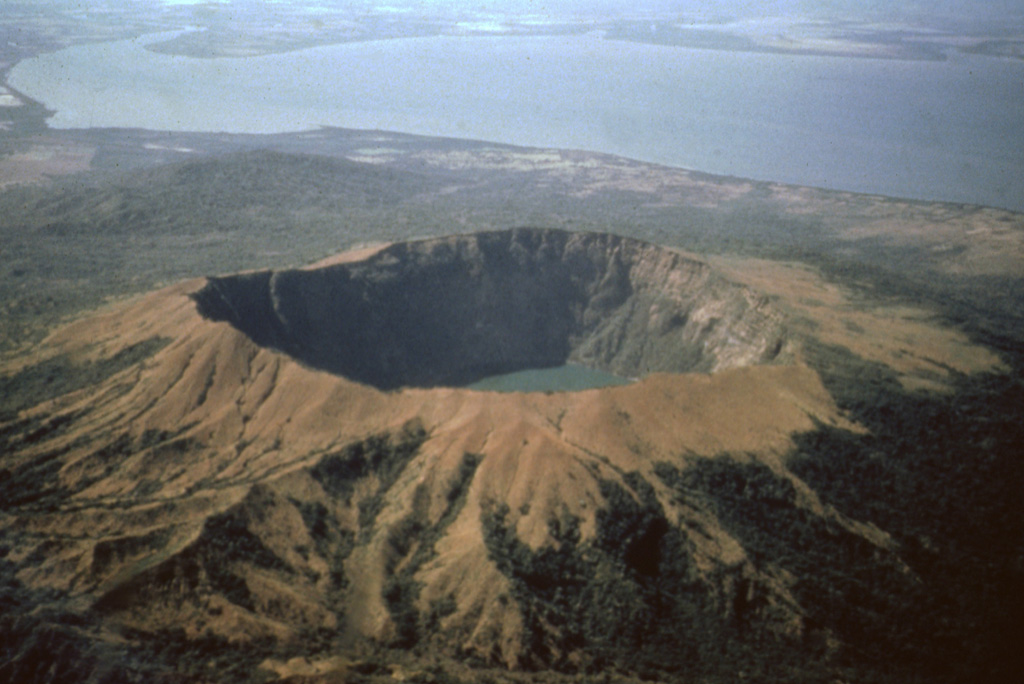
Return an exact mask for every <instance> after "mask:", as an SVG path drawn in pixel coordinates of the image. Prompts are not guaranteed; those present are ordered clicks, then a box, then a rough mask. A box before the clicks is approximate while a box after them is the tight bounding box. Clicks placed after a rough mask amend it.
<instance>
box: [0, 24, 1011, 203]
mask: <svg viewBox="0 0 1024 684" xmlns="http://www.w3.org/2000/svg"><path fill="white" fill-rule="evenodd" d="M10 82H11V84H12V85H13V86H15V87H16V88H18V89H20V90H22V91H24V92H25V93H27V94H28V95H30V96H32V97H34V98H36V99H38V100H40V101H42V102H43V103H44V104H46V105H47V106H48V107H50V108H51V109H54V110H56V112H57V114H56V115H55V116H54V117H53V119H51V125H53V126H54V127H57V128H81V127H93V126H104V127H106V126H110V127H141V128H150V129H167V130H195V131H231V132H260V133H262V132H283V131H295V130H304V129H309V128H313V127H316V126H320V125H332V126H340V127H346V128H362V129H381V130H393V131H402V132H408V133H417V134H422V135H436V136H451V137H461V138H473V139H480V140H492V141H496V142H504V143H512V144H519V145H531V146H549V147H561V148H578V149H588V150H596V151H603V152H610V153H613V154H620V155H624V156H627V157H632V158H635V159H642V160H646V161H653V162H660V163H666V164H671V165H676V166H682V167H686V168H692V169H699V170H702V171H708V172H712V173H722V174H731V175H736V176H742V177H750V178H758V179H765V180H777V181H782V182H790V183H798V184H802V185H813V186H820V187H829V188H837V189H844V190H853V191H859V192H872V193H880V194H887V195H895V196H905V197H913V198H920V199H938V200H950V201H960V202H972V203H979V204H988V205H993V206H1002V207H1007V208H1011V209H1017V210H1024V62H1021V61H1012V60H1000V59H995V58H989V57H981V56H968V55H952V56H951V57H950V59H949V60H948V61H945V62H913V61H892V60H867V59H847V58H834V57H819V56H790V55H764V54H753V53H739V52H726V51H715V50H694V49H684V48H672V47H663V46H654V45H643V44H636V43H625V42H615V41H608V40H602V39H601V38H599V37H597V36H559V37H537V38H523V37H493V38H466V37H433V38H419V39H408V40H388V41H378V42H366V43H351V44H345V45H335V46H328V47H319V48H312V49H308V50H302V51H298V52H291V53H286V54H281V55H270V56H265V57H250V58H224V59H212V60H201V59H192V58H186V57H175V56H170V55H163V54H158V53H154V52H151V51H149V50H146V49H145V47H144V45H143V42H142V41H119V42H114V43H106V44H98V45H87V46H76V47H72V48H68V49H65V50H61V51H59V52H55V53H52V54H46V55H41V56H39V57H36V58H33V59H29V60H26V61H24V62H22V63H20V64H18V65H17V66H16V67H15V68H14V69H13V71H12V72H11V74H10Z"/></svg>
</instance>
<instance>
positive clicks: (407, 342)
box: [194, 229, 789, 389]
mask: <svg viewBox="0 0 1024 684" xmlns="http://www.w3.org/2000/svg"><path fill="white" fill-rule="evenodd" d="M194 298H195V301H196V304H197V306H198V309H199V311H200V313H201V314H202V315H203V316H205V317H207V318H209V319H212V320H216V321H226V322H228V323H230V324H231V325H232V326H234V327H235V328H237V329H238V330H240V331H242V332H243V333H245V334H246V335H248V336H249V337H250V338H251V339H252V340H253V341H254V342H256V343H257V344H259V345H262V346H266V347H271V348H274V349H277V350H279V351H281V352H284V353H286V354H289V355H290V356H292V357H293V358H295V359H297V360H299V361H300V362H302V363H304V364H306V365H308V366H311V367H314V368H317V369H321V370H325V371H328V372H331V373H335V374H338V375H342V376H344V377H347V378H350V379H352V380H357V381H359V382H363V383H367V384H370V385H373V386H376V387H378V388H381V389H395V388H399V387H406V386H411V387H434V386H443V385H447V386H463V385H466V384H469V383H472V382H474V381H477V380H479V379H481V378H484V377H487V376H491V375H497V374H501V373H511V372H514V371H520V370H525V369H532V368H547V367H551V366H560V365H563V364H565V363H567V362H573V363H578V364H581V365H584V366H588V367H590V368H595V369H599V370H603V371H607V372H609V373H614V374H615V375H618V376H621V377H639V376H642V375H645V374H647V373H651V372H658V371H661V372H686V371H714V370H719V369H722V368H728V367H734V366H742V365H749V364H756V363H767V362H773V361H779V360H784V359H786V358H788V356H789V353H788V351H787V344H786V331H785V320H784V318H783V316H782V315H781V314H780V313H779V312H778V311H777V310H775V309H774V307H773V306H772V305H771V303H770V302H769V301H768V299H767V298H766V297H765V296H764V295H762V294H761V293H758V292H755V291H752V290H750V289H749V288H747V287H744V286H741V285H739V284H736V283H733V282H730V281H728V280H726V279H724V278H722V277H721V276H719V275H717V274H716V273H715V272H714V271H713V270H712V269H711V268H710V267H709V266H708V265H707V264H705V263H703V262H700V261H696V260H694V259H692V258H688V257H686V256H684V255H682V254H680V253H678V252H675V251H672V250H669V249H666V248H662V247H658V246H656V245H652V244H649V243H645V242H641V241H638V240H632V239H627V238H622V237H618V236H615V235H607V234H596V233H570V232H564V231H557V230H539V229H515V230H509V231H501V232H493V233H477V234H470V235H458V236H452V237H446V238H438V239H430V240H421V241H415V242H406V243H399V244H394V245H390V246H388V247H385V248H384V249H382V250H380V251H379V252H376V253H375V254H374V255H373V256H371V257H369V258H367V259H365V260H362V261H358V262H352V263H340V264H336V265H331V266H325V267H322V268H315V269H293V270H285V271H262V272H254V273H245V274H239V275H230V276H224V277H216V278H210V279H209V280H208V282H207V284H206V285H205V286H204V287H203V288H202V289H201V290H200V291H199V292H197V293H196V294H195V295H194Z"/></svg>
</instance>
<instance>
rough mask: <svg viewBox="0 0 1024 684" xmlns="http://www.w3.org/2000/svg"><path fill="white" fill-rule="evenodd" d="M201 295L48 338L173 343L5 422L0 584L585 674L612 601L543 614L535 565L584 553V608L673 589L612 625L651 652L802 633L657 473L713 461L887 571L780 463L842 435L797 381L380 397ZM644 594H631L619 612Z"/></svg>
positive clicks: (687, 498) (695, 502)
mask: <svg viewBox="0 0 1024 684" xmlns="http://www.w3.org/2000/svg"><path fill="white" fill-rule="evenodd" d="M380 254H384V253H378V255H380ZM385 256H386V254H385ZM364 263H365V262H364ZM204 287H207V283H206V282H205V281H192V282H188V283H183V284H181V285H178V286H175V287H172V288H169V289H166V290H163V291H160V292H158V293H154V294H152V295H149V296H147V297H145V298H143V299H141V300H138V301H136V302H133V303H129V304H126V305H122V306H119V307H115V308H113V309H111V310H110V311H109V312H108V313H106V314H103V315H99V316H96V317H92V318H88V319H85V320H82V321H80V322H78V323H76V324H73V325H71V326H69V327H67V328H66V329H64V330H62V331H59V332H58V333H56V334H54V335H53V336H52V337H51V338H50V339H49V340H48V341H47V343H46V345H45V349H43V350H41V351H40V353H41V354H44V355H45V354H48V353H49V354H53V353H57V352H63V353H69V354H71V355H73V356H78V357H82V358H86V357H90V356H94V357H104V356H110V355H112V354H115V353H117V352H118V351H119V350H121V349H123V348H126V347H129V346H131V345H132V344H135V343H137V342H139V341H143V340H146V339H150V338H153V337H159V338H166V339H168V340H169V343H168V344H167V345H166V346H165V347H164V348H162V349H161V350H160V351H159V352H157V353H156V354H155V355H153V356H152V357H151V358H149V359H147V360H146V361H145V362H143V363H141V364H138V365H135V366H133V367H131V368H129V369H127V370H125V371H122V372H120V373H117V374H116V375H113V376H112V377H110V378H109V379H107V380H106V381H105V382H103V383H102V384H100V385H98V386H96V387H90V388H88V389H85V390H82V391H79V392H77V393H74V394H71V395H67V396H63V397H60V398H59V399H57V400H54V401H51V402H48V403H46V404H44V405H41V406H38V407H35V408H33V409H31V410H30V411H27V412H25V413H23V415H22V416H21V421H22V425H37V426H41V427H38V428H37V429H35V431H34V432H33V431H28V430H26V429H22V430H21V431H20V432H18V431H17V430H14V432H13V433H14V434H15V435H16V436H15V437H14V438H13V440H12V441H10V442H9V446H10V448H11V454H10V455H9V456H7V457H5V462H4V467H5V469H7V471H8V472H9V473H13V474H14V475H13V476H17V475H18V473H20V472H21V471H22V470H23V469H25V468H32V467H35V465H36V464H41V463H49V464H51V465H50V466H49V467H48V468H47V469H46V470H45V477H44V478H42V480H41V484H40V482H37V483H36V484H37V486H39V487H40V490H39V491H38V492H36V496H35V497H34V498H29V499H27V500H25V501H23V502H22V503H20V504H19V505H14V506H8V507H7V509H6V511H5V512H4V513H3V516H4V517H3V519H2V521H0V523H2V525H3V527H4V529H5V530H7V536H8V537H9V538H10V539H11V544H10V548H9V552H8V556H7V558H8V559H9V560H10V561H11V562H14V563H16V564H18V566H19V568H20V570H19V572H18V579H19V580H20V581H21V582H23V583H25V584H26V585H28V586H31V587H37V588H39V587H47V588H52V589H56V590H59V591H60V592H66V593H67V594H68V595H69V596H70V597H72V598H74V599H76V600H78V601H79V603H80V605H83V606H89V605H91V606H93V610H94V611H98V612H99V614H102V615H103V616H105V619H107V620H109V621H111V622H110V624H115V625H130V626H134V627H137V628H139V629H142V630H146V631H153V630H160V629H171V628H178V627H182V628H184V629H185V631H186V633H187V634H189V635H191V636H199V635H202V634H206V633H213V634H220V635H223V636H225V637H227V638H229V639H231V640H248V639H253V638H256V637H260V636H272V637H274V638H275V639H278V640H281V641H282V642H284V643H289V642H296V641H298V640H301V639H306V638H308V636H309V634H311V633H317V632H319V631H321V630H326V632H327V633H329V634H331V635H333V636H332V637H331V638H332V639H339V640H340V641H341V643H347V644H350V645H351V644H354V643H358V642H360V641H361V640H366V639H370V640H373V641H377V642H383V643H386V644H392V645H399V646H408V645H412V644H415V643H432V644H434V645H435V646H436V647H437V648H439V649H441V650H443V651H446V652H449V653H452V654H458V653H462V654H467V653H469V654H476V656H478V657H480V658H482V659H483V660H484V661H489V662H497V663H503V664H506V665H510V666H515V665H529V664H533V665H558V666H583V665H584V664H585V663H586V662H587V661H588V659H590V658H593V657H595V656H594V655H593V653H592V652H591V647H592V646H593V643H591V644H590V645H589V646H587V647H586V648H584V644H583V643H581V642H580V641H579V639H580V638H582V637H581V636H580V635H581V634H584V633H586V634H591V633H593V634H597V635H598V637H600V639H604V642H599V644H598V646H596V647H594V648H597V651H599V652H604V653H605V656H602V657H610V656H608V655H607V654H609V653H611V654H613V655H614V654H615V653H626V652H627V651H628V649H627V647H626V646H625V645H624V643H623V642H621V640H620V637H619V636H617V630H618V626H617V620H616V611H617V610H619V609H623V610H624V609H626V608H627V607H628V606H621V607H620V608H618V609H617V608H615V607H614V605H611V604H609V605H602V604H601V602H600V601H598V600H597V598H599V597H596V598H595V599H594V600H592V601H589V603H590V604H592V606H593V608H587V609H586V611H591V612H586V611H584V612H583V613H580V614H579V615H578V616H577V618H574V620H576V622H572V624H563V625H559V624H556V623H555V622H552V620H553V617H552V615H554V614H561V611H562V608H560V607H559V606H561V605H562V604H561V603H560V602H561V601H563V600H564V599H563V598H559V596H560V595H556V594H551V593H550V592H551V591H553V589H552V587H551V586H548V585H547V584H545V582H552V581H553V582H555V583H557V582H559V581H560V580H559V578H553V579H549V580H546V581H545V580H542V579H541V578H542V577H543V576H545V575H544V574H543V572H542V571H541V570H539V569H536V570H530V568H531V567H533V566H534V565H537V564H540V565H538V567H543V564H544V563H545V562H546V561H545V560H544V559H545V558H548V556H550V555H551V554H559V553H562V554H566V553H576V551H575V550H574V549H580V550H581V551H579V553H581V554H583V555H582V556H580V558H581V559H582V560H579V561H573V562H577V563H582V565H579V570H578V572H579V573H582V574H581V576H583V575H585V576H586V577H588V578H590V579H588V580H587V581H586V582H585V583H583V584H580V585H579V588H578V591H580V592H583V593H582V594H581V595H583V596H585V595H587V594H586V592H588V591H591V590H592V589H588V588H587V587H596V586H605V590H604V591H603V592H602V595H604V594H607V596H608V597H619V598H621V596H626V595H629V592H630V591H633V592H634V593H635V592H636V591H639V590H636V589H631V587H634V585H636V586H641V585H643V586H647V584H644V583H646V582H649V581H650V582H653V581H655V580H654V579H652V578H655V577H662V575H664V578H663V579H659V580H657V581H658V582H659V583H664V582H667V583H668V584H667V585H666V586H669V587H671V586H681V585H680V583H682V584H685V586H687V587H689V588H690V589H689V590H688V592H692V593H687V594H686V595H685V596H682V595H680V596H676V595H673V596H671V597H668V598H664V597H663V599H658V601H662V600H665V601H668V600H669V599H671V601H675V602H676V603H678V606H679V607H680V608H679V611H674V612H678V615H676V616H675V617H672V618H670V619H669V620H668V622H667V623H666V626H663V627H657V628H655V627H651V628H648V627H643V626H640V623H637V624H635V625H633V627H631V629H634V630H639V632H637V633H638V634H640V633H643V634H647V632H645V631H644V630H648V629H650V630H654V631H652V632H651V633H650V634H647V636H648V637H650V638H651V640H652V641H651V643H652V644H654V643H657V641H656V639H655V637H657V638H665V637H664V635H665V634H668V633H669V632H668V631H666V632H662V631H657V630H669V631H671V633H676V634H677V636H678V634H683V635H684V638H686V637H685V634H686V633H688V632H689V631H693V632H694V634H693V638H694V639H695V640H697V641H700V640H703V639H705V637H704V636H699V637H698V636H697V634H696V631H699V630H705V629H708V628H709V627H708V625H717V626H716V627H715V628H714V629H716V630H719V632H720V633H721V634H720V637H718V638H719V639H720V640H724V639H726V636H727V635H728V634H727V631H722V630H727V626H728V625H730V624H733V622H735V621H736V620H741V621H742V622H743V624H745V625H747V626H749V628H750V629H751V630H753V632H751V633H757V634H762V635H773V636H772V637H771V638H773V639H782V640H795V641H799V640H801V639H805V638H808V635H809V634H811V633H817V632H820V631H821V627H820V626H815V625H813V624H807V623H805V619H804V611H803V609H802V607H801V605H800V602H799V601H798V600H797V599H796V598H795V597H794V596H793V595H792V593H791V587H790V584H791V579H788V578H787V575H786V573H785V572H783V571H781V570H780V569H778V568H775V567H773V566H772V564H771V563H765V562H758V563H753V562H752V561H751V559H750V558H749V557H748V555H747V552H746V550H745V548H744V546H743V544H741V543H740V541H739V540H738V539H737V538H735V537H734V536H733V535H731V534H730V533H729V532H728V531H727V529H726V527H725V526H723V524H722V523H721V521H719V520H718V518H717V516H716V513H715V509H714V507H713V506H709V505H707V503H702V500H701V498H700V496H698V495H697V494H685V492H686V491H691V490H688V489H685V488H684V489H679V488H678V487H677V485H676V484H675V482H676V479H677V477H683V478H685V477H687V476H686V473H688V472H691V471H694V469H696V471H699V472H703V471H701V468H703V467H704V466H703V465H702V464H706V463H717V462H719V461H720V460H721V458H725V459H726V460H728V461H729V462H731V463H734V464H735V465H736V467H741V468H753V469H755V470H756V472H758V473H761V474H762V477H763V478H767V481H768V482H769V483H774V484H770V486H768V489H767V490H766V492H769V493H766V494H765V496H769V495H770V496H777V497H781V498H780V501H781V502H784V504H785V506H787V507H790V508H791V509H792V510H794V511H799V512H800V515H802V516H806V517H807V518H808V519H809V520H816V521H820V524H821V525H822V526H827V527H828V529H830V530H833V533H834V534H835V535H839V536H841V537H843V538H848V539H850V540H856V543H857V544H863V545H866V546H868V547H870V548H872V549H874V550H875V552H876V553H877V554H879V557H880V558H883V559H885V560H884V563H883V565H884V566H885V567H886V568H888V569H887V570H885V572H891V573H895V575H896V576H902V574H905V568H903V566H902V564H901V563H900V562H899V559H898V557H896V556H895V554H894V552H893V549H892V545H891V543H890V541H889V540H888V537H887V536H886V535H885V534H884V533H882V532H881V531H879V530H877V529H875V528H873V527H871V526H867V525H862V524H859V523H857V522H856V521H852V520H849V519H847V518H845V517H844V516H842V515H840V514H838V513H837V512H836V511H834V510H832V509H830V508H829V507H827V506H824V505H822V504H821V503H820V502H819V501H818V499H817V497H816V496H815V495H814V493H813V492H812V491H810V490H809V489H808V488H807V487H806V486H805V485H804V484H803V483H802V482H801V481H800V480H799V479H797V478H796V477H794V476H793V475H792V474H791V473H790V472H789V471H788V470H787V469H786V467H785V464H784V462H783V460H782V458H781V457H782V455H783V454H785V453H786V452H787V451H788V450H789V449H790V448H791V446H792V437H793V435H794V434H796V433H799V432H805V431H809V430H812V429H813V428H814V427H815V426H816V425H818V424H831V425H843V424H844V423H843V421H842V419H841V417H840V416H839V415H838V414H837V411H836V409H835V406H834V405H833V403H832V400H831V398H830V397H829V395H828V393H827V392H826V391H825V389H824V388H823V387H822V385H821V382H820V380H819V378H818V377H817V375H816V374H815V373H814V372H813V371H811V370H809V369H807V368H805V367H802V366H799V365H768V366H750V367H739V368H733V369H730V370H723V371H721V372H718V373H714V374H711V375H692V374H654V375H651V376H649V377H647V378H645V379H643V380H641V381H639V382H637V383H634V384H632V385H630V386H625V387H619V388H607V389H601V390H590V391H584V392H577V393H552V394H496V393H482V392H473V391H469V390H464V389H457V388H438V389H432V390H426V389H406V390H401V391H394V392H383V391H380V390H377V389H374V388H373V387H370V386H367V385H364V384H360V383H356V382H353V381H351V380H348V379H346V378H343V377H339V376H336V375H332V374H328V373H324V372H319V371H315V370H312V369H310V368H308V367H306V366H304V365H302V364H301V363H299V362H297V361H296V360H294V359H293V358H290V357H289V356H287V355H285V354H283V353H281V352H278V351H274V350H272V349H270V348H267V347H261V346H259V345H257V344H256V343H255V342H254V341H253V340H252V339H251V338H250V337H249V336H247V335H246V334H244V333H243V332H241V331H240V330H238V329H236V328H235V327H233V326H231V325H229V324H228V323H225V322H217V321H212V320H209V319H208V318H204V317H203V316H202V315H200V314H199V313H198V311H197V308H196V303H195V301H194V296H195V295H196V293H198V292H200V291H201V290H202V289H203V288H204ZM86 340H88V341H89V342H88V343H86V342H84V341H86ZM33 421H34V422H33ZM728 454H739V455H738V456H723V455H728ZM696 471H695V472H696ZM694 482H696V484H694V485H693V487H698V485H699V482H697V481H696V480H695V481H694ZM698 491H700V490H699V489H692V492H698ZM681 492H683V493H681ZM770 492H775V493H770ZM621 521H626V522H621ZM622 525H625V528H622V529H620V527H621V526H622ZM645 548H657V549H666V550H665V551H659V552H658V554H657V555H653V556H652V555H649V553H648V552H646V551H643V549H645ZM587 549H589V551H588V550H587ZM668 549H675V551H673V552H672V553H674V554H676V556H678V557H675V556H673V557H672V558H669V556H668V553H669V551H668ZM588 554H589V555H588ZM573 558H575V556H573ZM588 559H589V560H588ZM537 573H540V574H537ZM602 573H603V574H602ZM672 573H676V574H672ZM680 573H681V574H680ZM602 577H604V578H605V579H601V578H602ZM622 577H625V578H627V579H622ZM629 578H632V579H629ZM645 578H646V579H645ZM561 579H562V580H566V581H570V580H571V578H561ZM571 581H577V580H571ZM578 582H583V580H582V579H579V580H578ZM602 582H603V583H605V584H601V583H602ZM595 583H596V584H595ZM637 583H640V584H637ZM619 598H617V599H615V600H619ZM609 600H610V599H609ZM650 600H651V599H642V598H641V597H640V595H637V596H636V597H635V598H634V599H630V601H632V602H634V603H633V604H631V605H633V608H634V609H636V610H641V609H643V610H649V609H650V605H651V604H649V603H645V601H650ZM680 602H681V603H680ZM687 602H689V603H687ZM672 605H675V604H672ZM644 606H647V608H644ZM687 606H688V607H687ZM556 608H557V609H558V610H555V609H556ZM684 608H685V610H684ZM566 610H568V608H566ZM573 610H582V609H573ZM552 611H554V612H552ZM594 611H599V612H594ZM573 614H575V613H573ZM694 616H696V617H694ZM577 622H578V624H577ZM587 625H590V626H587ZM723 625H725V626H723ZM728 629H732V628H731V627H729V628H728ZM587 630H590V631H587ZM716 633H718V632H716ZM600 635H604V636H600ZM722 635H725V636H722ZM598 637H593V638H598ZM634 637H635V635H634V636H633V637H630V638H634ZM708 638H711V637H708ZM758 638H761V637H758ZM605 642H606V643H605ZM600 643H604V644H605V645H603V646H601V645H600ZM722 643H725V641H722ZM602 649H604V650H603V651H602ZM622 657H625V656H622ZM573 664H575V665H573Z"/></svg>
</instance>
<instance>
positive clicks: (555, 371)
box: [468, 363, 633, 392]
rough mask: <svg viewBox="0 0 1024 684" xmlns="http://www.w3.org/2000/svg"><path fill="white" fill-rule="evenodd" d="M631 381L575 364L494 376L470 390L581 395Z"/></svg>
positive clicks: (478, 382) (475, 384) (470, 387)
mask: <svg viewBox="0 0 1024 684" xmlns="http://www.w3.org/2000/svg"><path fill="white" fill-rule="evenodd" d="M631 382H633V381H632V380H630V379H628V378H622V377H619V376H618V375H613V374H611V373H607V372H605V371H601V370H595V369H593V368H587V367H586V366H581V365H579V364H575V363H568V364H566V365H564V366H555V367H553V368H531V369H529V370H523V371H516V372H514V373H505V374H503V375H492V376H491V377H489V378H484V379H483V380H479V381H477V382H474V383H473V384H471V385H468V388H469V389H473V390H481V391H489V392H579V391H580V390H586V389H594V388H597V387H611V386H613V385H628V384H630V383H631Z"/></svg>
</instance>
